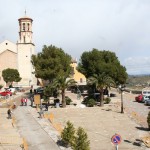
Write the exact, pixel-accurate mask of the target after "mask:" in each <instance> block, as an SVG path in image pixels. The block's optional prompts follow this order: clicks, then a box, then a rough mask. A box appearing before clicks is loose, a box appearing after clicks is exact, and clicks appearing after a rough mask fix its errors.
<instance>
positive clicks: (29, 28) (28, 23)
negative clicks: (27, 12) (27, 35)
mask: <svg viewBox="0 0 150 150" xmlns="http://www.w3.org/2000/svg"><path fill="white" fill-rule="evenodd" d="M29 30H30V24H29V23H28V31H29Z"/></svg>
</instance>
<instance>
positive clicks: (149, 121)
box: [147, 111, 150, 129]
mask: <svg viewBox="0 0 150 150" xmlns="http://www.w3.org/2000/svg"><path fill="white" fill-rule="evenodd" d="M147 123H148V127H149V129H150V111H149V113H148V116H147Z"/></svg>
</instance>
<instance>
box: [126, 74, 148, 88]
mask: <svg viewBox="0 0 150 150" xmlns="http://www.w3.org/2000/svg"><path fill="white" fill-rule="evenodd" d="M126 86H127V87H129V88H136V89H137V88H138V89H140V88H141V89H142V88H144V87H147V86H150V75H129V76H128V79H127V82H126Z"/></svg>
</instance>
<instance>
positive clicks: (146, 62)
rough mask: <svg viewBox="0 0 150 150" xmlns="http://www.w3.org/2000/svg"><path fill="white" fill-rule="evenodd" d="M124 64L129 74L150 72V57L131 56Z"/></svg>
mask: <svg viewBox="0 0 150 150" xmlns="http://www.w3.org/2000/svg"><path fill="white" fill-rule="evenodd" d="M123 64H124V65H125V66H126V69H127V72H128V74H150V69H149V68H150V57H140V56H139V57H129V58H126V59H125V60H124V63H123Z"/></svg>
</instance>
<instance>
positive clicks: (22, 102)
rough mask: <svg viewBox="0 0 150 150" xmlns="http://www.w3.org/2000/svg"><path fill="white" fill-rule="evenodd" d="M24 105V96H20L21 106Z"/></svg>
mask: <svg viewBox="0 0 150 150" xmlns="http://www.w3.org/2000/svg"><path fill="white" fill-rule="evenodd" d="M23 105H24V98H23V97H22V98H21V106H23Z"/></svg>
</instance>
